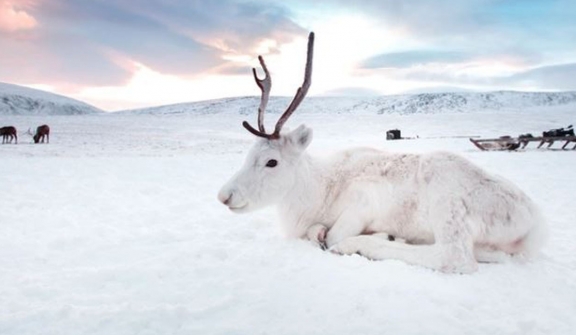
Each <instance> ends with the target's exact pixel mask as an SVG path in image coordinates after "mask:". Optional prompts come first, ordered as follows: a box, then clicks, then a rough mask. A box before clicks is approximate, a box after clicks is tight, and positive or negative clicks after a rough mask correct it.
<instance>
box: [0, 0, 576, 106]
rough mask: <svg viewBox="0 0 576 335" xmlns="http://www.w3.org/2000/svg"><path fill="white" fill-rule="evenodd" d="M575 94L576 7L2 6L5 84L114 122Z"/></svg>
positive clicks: (31, 0) (163, 2)
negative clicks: (430, 99)
mask: <svg viewBox="0 0 576 335" xmlns="http://www.w3.org/2000/svg"><path fill="white" fill-rule="evenodd" d="M309 31H314V32H315V33H316V48H315V58H314V73H313V84H312V88H311V89H310V93H309V95H354V96H356V95H376V94H397V93H405V92H408V93H411V92H439V91H460V90H474V91H478V90H482V91H486V90H501V89H506V90H522V91H559V90H576V2H575V1H574V0H499V1H498V0H467V1H463V0H445V1H441V0H439V1H425V0H414V1H410V0H406V1H392V0H354V1H345V0H316V1H307V0H302V1H290V0H285V1H263V0H251V1H245V0H214V1H207V0H206V1H194V0H192V1H189V0H138V1H135V0H0V81H1V82H7V83H13V84H19V85H25V86H29V87H34V88H39V89H43V90H47V91H50V92H54V93H58V94H63V95H67V96H70V97H73V98H76V99H79V100H82V101H86V102H88V103H90V104H93V105H95V106H97V107H100V108H103V109H105V110H118V109H127V108H135V107H144V106H153V105H162V104H171V103H178V102H187V101H198V100H205V99H213V98H221V97H229V96H243V95H258V94H259V90H258V88H257V87H256V85H255V84H254V81H253V79H252V78H251V72H250V68H251V67H254V66H258V61H257V58H256V57H257V56H258V55H259V54H261V55H263V56H264V57H265V59H266V62H267V64H268V67H269V69H270V71H271V73H272V81H273V88H272V95H284V96H291V95H293V94H294V91H295V89H296V88H297V87H298V86H299V85H300V83H301V81H302V77H303V68H304V63H305V53H306V38H307V35H308V32H309Z"/></svg>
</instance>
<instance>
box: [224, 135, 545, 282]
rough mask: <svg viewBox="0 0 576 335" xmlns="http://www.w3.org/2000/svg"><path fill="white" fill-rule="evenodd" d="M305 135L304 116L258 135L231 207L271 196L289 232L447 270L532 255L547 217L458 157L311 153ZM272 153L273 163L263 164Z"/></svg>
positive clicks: (344, 250)
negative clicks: (272, 134) (288, 127)
mask: <svg viewBox="0 0 576 335" xmlns="http://www.w3.org/2000/svg"><path fill="white" fill-rule="evenodd" d="M311 140H312V130H311V129H309V128H306V127H305V126H300V127H299V128H297V129H296V130H294V131H292V132H290V133H287V134H282V136H281V137H280V139H277V140H266V139H259V140H258V141H257V143H256V144H255V145H254V146H253V148H252V149H251V151H250V153H249V154H248V156H247V158H246V162H245V163H244V166H243V167H242V168H241V169H240V171H238V172H237V173H236V175H235V176H234V177H233V178H232V179H231V180H230V181H229V182H228V183H227V184H226V185H224V186H223V187H222V189H221V190H220V192H219V194H218V197H219V199H220V201H222V202H223V203H225V204H226V205H227V206H228V207H229V208H230V209H231V210H233V211H235V212H248V211H251V210H255V209H258V208H261V207H263V206H267V205H277V206H278V209H279V213H280V217H281V222H282V227H283V229H284V231H285V233H286V235H287V236H290V237H296V238H306V239H310V240H313V241H316V242H320V243H323V242H325V243H326V245H327V246H328V247H329V248H331V250H332V251H334V252H337V253H341V254H352V253H359V254H362V255H364V256H366V257H368V258H372V259H399V260H403V261H405V262H408V263H410V264H418V265H422V266H425V267H428V268H432V269H437V270H442V271H447V272H462V273H467V272H474V271H476V269H477V262H478V261H480V262H496V261H498V262H499V261H503V260H505V259H506V258H509V256H513V255H524V256H530V255H532V254H534V253H535V252H536V251H537V250H538V249H539V248H540V246H541V244H542V242H543V240H544V237H545V225H544V221H543V220H542V218H541V216H540V214H539V212H538V210H537V208H536V206H535V205H534V203H533V202H532V201H531V200H530V199H529V198H528V196H526V194H524V193H523V192H522V191H521V190H520V189H518V188H517V187H516V186H514V185H513V184H511V183H509V182H508V181H506V180H503V179H501V178H498V177H496V176H493V175H490V174H488V173H486V172H485V171H483V170H481V169H480V168H479V167H477V166H475V165H473V164H472V163H470V162H469V161H468V160H466V159H464V158H463V157H460V156H458V155H455V154H451V153H445V152H435V153H429V154H421V155H417V154H398V153H386V152H382V151H379V150H375V149H368V148H358V149H352V150H347V151H343V152H340V153H338V154H336V155H334V156H332V157H330V158H328V159H316V158H313V157H311V156H309V155H308V154H307V153H306V151H305V150H306V148H307V147H308V145H309V144H310V142H311ZM270 159H275V160H277V161H278V165H277V166H276V167H266V163H267V162H268V161H269V160H270ZM388 234H390V235H392V236H395V237H398V238H401V239H403V240H405V241H406V243H398V242H391V241H388V239H387V236H388Z"/></svg>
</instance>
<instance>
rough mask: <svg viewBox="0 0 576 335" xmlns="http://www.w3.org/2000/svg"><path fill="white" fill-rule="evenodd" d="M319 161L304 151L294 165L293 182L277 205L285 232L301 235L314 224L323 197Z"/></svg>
mask: <svg viewBox="0 0 576 335" xmlns="http://www.w3.org/2000/svg"><path fill="white" fill-rule="evenodd" d="M320 164H321V163H320V162H319V161H318V160H317V159H314V158H313V157H311V156H309V155H308V154H306V153H304V155H303V157H302V158H301V161H300V162H299V163H298V165H297V166H296V171H295V174H296V175H295V182H294V184H293V186H292V188H291V189H290V190H289V191H288V192H287V193H286V195H285V196H284V198H283V200H282V201H281V202H280V204H279V205H278V210H279V213H280V217H281V219H282V221H283V226H284V230H285V233H286V234H287V235H288V236H292V237H301V236H302V234H304V233H305V232H306V231H307V229H308V227H309V226H311V225H312V224H314V223H315V222H314V221H315V220H316V218H315V216H317V214H318V210H317V209H318V206H320V205H321V204H319V203H320V202H322V201H323V199H324V193H325V187H324V186H323V184H322V183H323V182H324V180H325V178H324V176H323V174H324V173H325V172H323V170H322V168H321V165H320Z"/></svg>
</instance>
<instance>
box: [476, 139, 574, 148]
mask: <svg viewBox="0 0 576 335" xmlns="http://www.w3.org/2000/svg"><path fill="white" fill-rule="evenodd" d="M470 142H472V144H474V145H475V146H476V147H477V148H478V149H480V150H482V151H506V150H508V151H511V150H522V149H526V147H527V146H528V144H529V143H531V142H538V146H537V147H536V148H537V149H540V148H541V147H542V146H543V145H544V144H548V145H547V146H546V147H545V149H557V150H558V149H561V150H576V136H558V137H530V138H519V137H508V136H505V137H500V138H487V139H473V138H470ZM556 142H558V143H561V144H562V143H563V145H562V146H561V147H560V148H558V147H553V145H554V143H556ZM572 143H574V146H573V147H572V148H570V147H569V144H572Z"/></svg>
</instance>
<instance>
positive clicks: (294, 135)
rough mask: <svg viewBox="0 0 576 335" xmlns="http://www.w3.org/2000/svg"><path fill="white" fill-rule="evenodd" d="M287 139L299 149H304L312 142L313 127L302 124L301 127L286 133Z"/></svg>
mask: <svg viewBox="0 0 576 335" xmlns="http://www.w3.org/2000/svg"><path fill="white" fill-rule="evenodd" d="M286 141H287V142H288V143H290V144H291V146H292V147H293V148H294V149H296V150H297V151H304V150H305V149H306V148H307V147H308V145H309V144H310V142H312V129H311V128H308V127H306V126H305V125H300V127H298V128H296V129H294V130H293V131H291V132H289V133H288V134H286Z"/></svg>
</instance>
